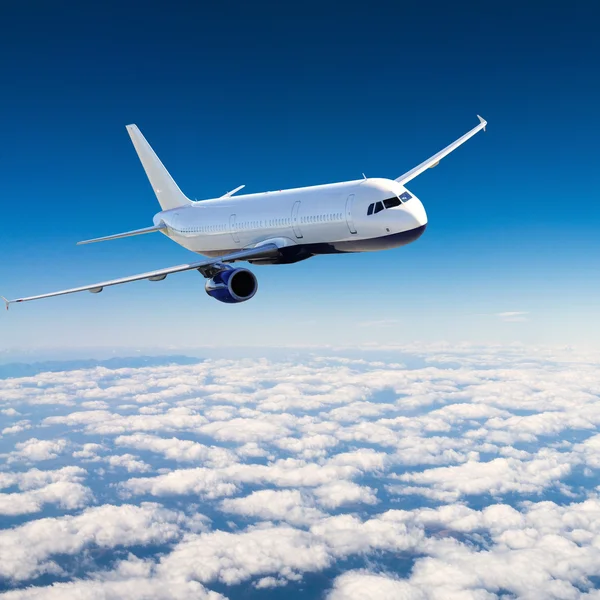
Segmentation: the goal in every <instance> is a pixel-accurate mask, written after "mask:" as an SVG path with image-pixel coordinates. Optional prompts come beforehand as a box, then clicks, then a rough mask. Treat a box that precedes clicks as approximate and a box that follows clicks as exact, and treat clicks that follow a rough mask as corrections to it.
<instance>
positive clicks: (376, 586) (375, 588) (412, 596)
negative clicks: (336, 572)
mask: <svg viewBox="0 0 600 600" xmlns="http://www.w3.org/2000/svg"><path fill="white" fill-rule="evenodd" d="M429 598H431V596H430V595H429V594H426V593H425V592H423V591H422V590H419V589H418V588H415V587H414V586H413V585H411V584H410V583H408V582H406V581H401V580H399V579H395V578H392V577H390V576H386V575H377V574H375V573H369V572H368V571H348V572H346V573H344V574H343V575H340V576H339V577H337V578H336V580H335V584H334V587H333V589H332V590H331V592H330V593H329V594H328V595H327V600H428V599H429Z"/></svg>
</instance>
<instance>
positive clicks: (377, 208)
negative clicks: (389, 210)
mask: <svg viewBox="0 0 600 600" xmlns="http://www.w3.org/2000/svg"><path fill="white" fill-rule="evenodd" d="M382 210H383V204H382V203H381V202H378V203H377V204H376V205H375V210H374V211H373V212H374V213H375V214H377V213H378V212H381V211H382Z"/></svg>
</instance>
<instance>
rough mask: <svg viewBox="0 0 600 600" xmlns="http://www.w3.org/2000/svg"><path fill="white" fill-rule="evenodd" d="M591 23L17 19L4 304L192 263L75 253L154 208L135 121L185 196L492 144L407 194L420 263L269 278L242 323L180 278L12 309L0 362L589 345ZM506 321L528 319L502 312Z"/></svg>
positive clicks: (271, 14) (165, 10) (235, 17)
mask: <svg viewBox="0 0 600 600" xmlns="http://www.w3.org/2000/svg"><path fill="white" fill-rule="evenodd" d="M559 4H562V6H559ZM484 5H485V6H484ZM597 13H598V9H597V8H596V7H595V6H594V5H593V3H592V2H589V1H585V2H584V1H574V2H570V3H548V2H537V1H536V2H533V1H532V2H527V3H525V4H523V3H517V2H505V3H494V4H493V5H492V4H490V3H481V2H460V1H459V2H454V3H450V4H449V3H447V2H428V3H396V2H387V3H377V2H373V3H368V4H365V3H356V4H353V3H344V4H340V3H328V2H306V3H302V6H300V5H294V6H291V5H289V4H288V3H274V2H273V3H260V2H258V3H256V2H254V3H242V2H239V3H216V2H214V3H188V2H185V3H184V2H180V3H178V2H170V3H167V2H144V3H142V2H130V3H121V2H106V3H102V4H100V5H90V4H89V3H81V2H62V3H50V4H49V3H46V2H40V1H38V2H28V3H11V4H7V5H6V6H4V7H3V9H2V20H1V23H0V72H1V73H2V78H3V82H2V83H3V86H2V94H0V131H2V161H1V163H0V165H1V166H0V173H1V177H2V218H3V227H2V233H1V234H0V256H1V257H2V261H1V263H0V292H1V293H2V294H4V295H7V296H9V297H15V296H20V295H28V294H32V293H39V292H45V291H51V290H53V289H60V288H62V287H68V286H72V285H78V284H83V283H89V282H94V281H97V280H102V279H105V278H111V277H116V276H121V275H128V274H132V273H136V272H138V271H143V270H147V269H154V268H159V267H162V266H168V265H171V264H177V263H179V262H181V261H187V260H189V258H190V257H191V255H190V254H188V253H187V252H186V251H185V250H183V249H181V248H179V247H177V246H176V245H175V244H173V243H172V242H170V241H169V240H167V239H166V238H164V237H162V236H145V237H143V238H137V239H135V238H134V239H131V240H123V241H116V242H112V243H106V244H102V245H93V246H89V247H76V246H75V242H76V241H78V240H80V239H85V238H89V237H95V236H100V235H107V234H110V233H115V232H119V231H124V230H128V229H132V228H137V227H144V226H147V225H149V224H151V222H152V221H151V219H152V215H153V214H154V213H155V212H157V211H158V204H157V202H156V200H155V198H154V196H153V194H152V192H151V189H150V187H149V184H148V183H147V180H146V178H145V176H144V174H143V171H142V168H141V166H140V165H139V162H138V159H137V157H136V155H135V153H134V151H133V148H132V147H131V143H130V141H129V138H128V136H127V134H126V131H125V127H124V126H125V125H126V124H128V123H132V122H133V123H136V124H138V126H139V127H140V128H141V130H142V131H143V132H144V134H145V135H146V137H147V138H148V140H149V141H150V143H151V144H152V145H153V146H154V148H155V150H156V151H157V152H158V154H159V156H160V157H161V158H162V159H163V162H165V164H166V166H167V168H169V170H170V171H171V173H172V174H173V176H174V177H175V179H176V180H177V181H178V183H179V184H180V186H181V187H182V189H183V190H184V191H185V192H186V193H187V194H188V195H189V196H190V197H195V198H208V197H212V196H215V195H218V194H222V193H224V192H225V191H227V190H229V189H232V188H234V187H236V186H237V185H240V184H246V186H247V187H246V191H248V192H253V191H262V190H265V189H278V188H285V187H294V186H303V185H311V184H317V183H327V182H333V181H340V180H345V179H353V178H357V177H360V176H361V173H362V172H365V173H366V174H367V175H369V176H384V177H395V176H398V175H400V174H401V173H403V172H404V171H406V170H408V169H409V168H411V167H413V166H414V165H415V164H417V163H418V162H420V161H421V160H423V159H425V158H426V157H428V156H430V155H431V154H433V153H434V152H436V151H437V150H439V149H440V148H441V147H443V146H445V145H446V144H447V143H449V142H450V141H452V140H454V139H455V138H457V137H458V136H460V135H462V134H463V133H464V132H465V131H467V130H468V129H470V128H471V127H473V126H474V125H475V124H476V123H477V119H476V117H475V115H476V114H477V113H479V114H481V115H483V116H484V117H485V118H486V119H487V120H488V121H489V127H488V132H487V133H485V134H478V135H477V136H476V137H475V138H474V139H472V140H471V141H469V142H468V143H467V144H466V145H465V146H463V147H461V148H460V150H458V151H457V152H456V153H454V154H453V155H452V156H451V157H449V158H448V159H446V160H445V161H443V162H442V163H441V165H440V166H439V167H438V168H436V169H434V170H432V171H428V172H427V173H425V174H424V175H422V176H421V177H419V178H418V179H416V180H414V181H413V182H412V183H411V184H410V185H409V188H410V189H411V190H412V191H414V193H415V194H416V195H417V196H419V197H420V198H421V199H422V201H423V203H424V204H425V206H426V209H427V211H428V214H429V220H430V224H429V227H428V230H427V232H426V234H425V235H424V236H423V237H422V238H421V239H420V240H419V241H418V242H416V243H415V244H413V245H411V246H408V247H405V248H400V249H397V250H392V251H389V252H386V253H378V254H363V255H350V256H341V257H340V256H336V257H322V258H315V259H311V260H309V261H306V262H303V263H300V264H297V265H292V266H282V267H260V268H256V269H255V272H256V274H257V276H258V277H259V282H260V291H259V293H258V295H257V296H256V297H255V298H254V299H253V300H252V301H251V302H248V303H246V304H244V305H239V306H233V307H232V306H226V305H220V304H218V303H217V302H214V301H213V300H211V299H210V298H208V297H207V296H205V294H204V292H203V281H202V279H201V278H200V276H198V275H196V274H190V273H188V274H183V275H180V276H174V277H171V278H168V279H167V280H166V281H165V282H162V283H160V284H150V283H148V282H141V283H136V284H131V285H129V286H122V287H121V288H119V289H116V288H115V289H110V290H106V291H105V292H104V293H103V294H102V295H100V296H95V295H91V294H83V295H82V294H79V295H75V296H72V297H66V298H59V299H51V300H47V301H42V302H39V303H31V304H28V305H23V306H16V307H14V308H13V309H12V310H11V311H10V313H8V314H4V315H0V317H1V318H0V350H6V349H9V348H15V347H21V348H34V347H38V346H77V345H81V346H90V345H104V346H114V347H119V346H124V345H128V346H130V345H141V346H144V345H153V346H156V345H164V346H172V345H175V346H176V345H202V344H207V343H208V344H223V345H227V344H230V343H243V344H247V343H250V344H252V343H256V344H260V343H264V344H267V343H268V344H271V343H302V344H326V343H331V344H342V343H363V342H371V343H390V342H397V343H403V342H408V341H412V340H449V341H459V340H471V341H497V342H510V341H523V342H530V343H559V344H563V343H577V344H584V345H587V344H593V343H595V340H596V339H600V325H599V323H600V310H599V309H598V296H599V294H598V292H599V287H600V286H599V284H598V276H597V274H598V267H599V263H600V237H599V236H598V228H599V225H600V194H599V191H600V176H599V173H600V171H599V169H598V164H597V162H598V152H597V145H598V139H599V137H600V113H599V112H598V109H597V107H598V106H599V105H600V93H599V86H600V82H599V80H598V76H597V74H598V73H597V57H598V56H599V55H600V41H599V40H598V36H597V32H596V31H595V24H596V23H597ZM507 312H514V313H517V312H518V313H527V314H521V315H513V316H508V317H506V316H505V317H498V316H495V315H497V314H498V313H507Z"/></svg>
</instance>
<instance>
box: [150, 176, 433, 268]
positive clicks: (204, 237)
mask: <svg viewBox="0 0 600 600" xmlns="http://www.w3.org/2000/svg"><path fill="white" fill-rule="evenodd" d="M386 206H390V208H386ZM369 207H371V208H370V209H369ZM368 213H370V214H368ZM161 223H162V224H164V225H165V226H166V228H165V229H163V233H164V234H165V235H167V236H168V237H170V238H171V239H172V240H173V241H175V242H176V243H178V244H180V245H181V246H183V247H184V248H187V249H188V250H191V251H192V252H197V253H199V254H204V255H206V256H209V257H210V256H220V255H222V254H226V253H231V252H233V251H235V250H241V249H244V248H253V247H257V246H260V245H261V244H265V243H275V244H277V246H279V247H280V248H281V249H282V252H281V256H280V257H277V258H276V259H261V260H256V261H251V262H254V263H256V264H281V263H289V262H296V261H299V260H303V259H305V258H309V257H310V256H314V255H317V254H331V253H339V252H368V251H375V250H384V249H388V248H394V247H397V246H403V245H405V244H408V243H410V242H412V241H414V240H416V239H417V238H418V237H420V236H421V234H422V233H423V231H424V230H425V227H426V225H427V215H426V213H425V209H424V207H423V205H422V203H421V201H420V200H419V199H418V198H416V197H415V196H414V195H413V194H412V193H410V192H408V191H407V190H406V188H405V187H404V186H402V185H401V184H399V183H398V182H396V181H393V180H390V179H381V178H373V179H360V180H357V181H347V182H343V183H334V184H328V185H317V186H311V187H304V188H295V189H288V190H279V191H274V192H264V193H260V194H246V195H240V196H233V197H227V198H217V199H214V200H202V201H199V202H194V203H192V204H191V205H187V206H182V207H178V208H173V209H170V210H165V211H161V212H159V213H157V214H156V215H155V217H154V224H155V225H159V224H161Z"/></svg>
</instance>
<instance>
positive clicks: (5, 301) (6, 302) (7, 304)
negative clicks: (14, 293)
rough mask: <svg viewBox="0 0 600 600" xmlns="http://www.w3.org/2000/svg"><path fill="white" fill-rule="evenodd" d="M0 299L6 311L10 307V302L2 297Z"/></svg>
mask: <svg viewBox="0 0 600 600" xmlns="http://www.w3.org/2000/svg"><path fill="white" fill-rule="evenodd" d="M0 298H2V300H4V304H6V310H8V307H9V306H10V300H7V299H6V298H5V297H4V296H0Z"/></svg>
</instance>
